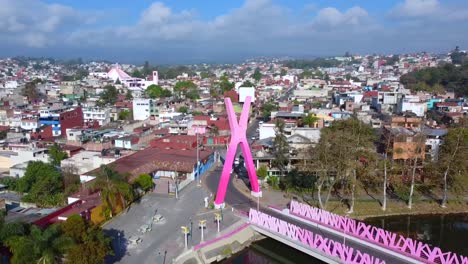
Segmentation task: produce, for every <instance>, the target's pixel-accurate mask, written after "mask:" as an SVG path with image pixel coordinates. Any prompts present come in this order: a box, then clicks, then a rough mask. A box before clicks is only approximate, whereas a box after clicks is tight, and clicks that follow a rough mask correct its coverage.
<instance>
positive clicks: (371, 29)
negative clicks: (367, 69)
mask: <svg viewBox="0 0 468 264" xmlns="http://www.w3.org/2000/svg"><path fill="white" fill-rule="evenodd" d="M401 1H402V2H400V3H398V4H397V5H395V7H394V8H392V9H391V10H390V11H388V12H384V13H383V14H382V13H371V14H369V12H368V11H367V10H366V9H364V8H363V7H360V6H354V7H352V8H349V9H345V10H343V9H337V8H335V7H332V6H330V7H326V8H322V9H318V8H316V7H315V6H313V5H310V6H309V5H306V6H305V7H304V10H296V12H294V11H292V10H290V9H289V8H288V7H286V6H283V5H279V4H277V3H276V2H275V1H274V0H245V2H244V3H243V4H242V5H241V6H239V7H238V8H234V9H231V10H228V11H226V12H224V13H221V14H219V15H218V16H216V17H214V18H211V19H202V18H200V17H199V16H198V15H197V12H196V10H192V9H187V10H181V11H175V10H173V9H171V7H170V6H169V5H167V4H164V3H163V2H159V1H158V2H154V3H152V4H150V5H149V6H148V7H147V8H146V9H145V10H142V11H141V13H140V15H139V17H137V18H135V20H136V22H135V23H133V24H127V25H121V26H115V25H113V26H105V25H101V26H100V25H99V24H98V23H99V19H102V16H99V14H97V13H90V12H89V11H87V12H83V11H79V10H75V9H73V8H71V7H69V6H64V5H57V4H46V3H44V2H41V1H40V0H24V1H16V0H0V6H1V7H2V8H0V39H2V40H5V42H7V43H8V44H13V43H16V44H18V46H21V47H46V48H48V50H49V51H50V52H51V53H52V54H54V52H55V48H57V47H60V48H62V49H63V50H81V51H82V52H83V54H81V55H80V56H83V57H85V56H86V54H102V56H105V54H108V56H117V55H119V54H122V56H123V55H125V54H130V55H128V57H133V58H134V59H135V60H136V59H138V60H140V57H138V58H137V55H135V54H136V53H138V54H147V56H153V54H159V55H160V56H161V54H163V55H162V56H165V57H170V58H175V60H176V59H177V58H179V59H180V58H185V57H192V58H195V57H196V58H221V59H224V58H227V57H229V58H233V57H239V56H251V55H323V54H325V55H331V54H342V53H344V52H345V51H347V50H349V51H353V52H364V51H369V52H380V51H384V50H390V52H398V51H399V50H403V49H405V48H406V47H418V46H419V47H420V49H424V50H431V49H432V48H440V47H442V46H443V45H446V46H454V44H452V43H454V42H457V43H455V44H457V45H460V46H463V44H464V43H466V44H467V45H468V36H466V34H464V32H465V28H466V27H467V26H468V25H467V24H468V9H467V5H462V6H460V7H454V6H450V5H448V4H446V3H445V2H444V3H442V2H438V1H437V0H405V1H403V0H401ZM113 11H115V10H104V11H102V12H107V15H108V17H107V18H106V20H107V19H108V18H109V17H110V18H112V17H117V18H118V17H120V16H121V15H122V14H119V15H116V14H115V13H113ZM297 11H299V13H301V12H302V13H301V14H300V15H299V16H298V15H297V13H298V12H297ZM304 12H307V14H306V15H304V14H303V13H304ZM384 14H390V16H384ZM455 20H457V23H453V21H455ZM395 22H396V23H395ZM89 23H93V24H92V26H93V27H91V26H86V25H88V24H89ZM1 45H2V43H0V48H1V47H2V46H1ZM10 46H14V45H10ZM45 50H47V49H41V52H42V51H45ZM0 52H1V49H0ZM64 53H65V52H64ZM109 54H110V55H109ZM116 54H117V55H116ZM38 55H42V54H38ZM70 56H78V55H77V54H75V53H74V54H71V55H70ZM140 56H141V57H143V58H141V60H143V59H144V55H140ZM154 56H156V55H154ZM148 59H149V58H148Z"/></svg>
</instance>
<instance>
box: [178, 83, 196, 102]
mask: <svg viewBox="0 0 468 264" xmlns="http://www.w3.org/2000/svg"><path fill="white" fill-rule="evenodd" d="M174 92H176V93H177V94H178V96H179V97H185V98H188V99H198V98H200V95H199V94H198V90H197V85H196V84H195V83H193V82H192V81H179V82H177V83H176V84H175V86H174Z"/></svg>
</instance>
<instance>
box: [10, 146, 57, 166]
mask: <svg viewBox="0 0 468 264" xmlns="http://www.w3.org/2000/svg"><path fill="white" fill-rule="evenodd" d="M15 152H16V153H17V155H16V156H15V155H13V156H11V166H15V165H16V164H20V163H25V162H28V161H42V162H49V155H48V154H47V152H48V150H47V149H46V148H27V149H18V150H16V151H15Z"/></svg>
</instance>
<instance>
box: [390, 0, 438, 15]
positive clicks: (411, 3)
mask: <svg viewBox="0 0 468 264" xmlns="http://www.w3.org/2000/svg"><path fill="white" fill-rule="evenodd" d="M439 9H440V3H439V1H438V0H405V1H404V2H403V3H399V4H397V6H396V7H395V8H394V9H393V10H392V14H393V15H395V16H402V17H404V16H408V17H419V16H428V15H431V14H434V13H436V12H437V11H438V10H439Z"/></svg>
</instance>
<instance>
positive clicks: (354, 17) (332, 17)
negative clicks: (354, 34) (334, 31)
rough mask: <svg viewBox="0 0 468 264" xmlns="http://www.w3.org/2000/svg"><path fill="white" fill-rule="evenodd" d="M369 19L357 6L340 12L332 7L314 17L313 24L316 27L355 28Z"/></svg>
mask: <svg viewBox="0 0 468 264" xmlns="http://www.w3.org/2000/svg"><path fill="white" fill-rule="evenodd" d="M368 18H369V14H368V13H367V11H366V10H364V9H363V8H361V7H359V6H355V7H352V8H350V9H348V10H346V11H345V12H340V11H339V10H338V9H336V8H333V7H327V8H323V9H321V10H320V11H319V12H318V14H317V16H316V17H315V19H314V21H313V24H314V25H315V26H317V27H327V28H328V27H337V26H357V25H360V24H362V23H363V22H365V21H366V20H367V19H368Z"/></svg>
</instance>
